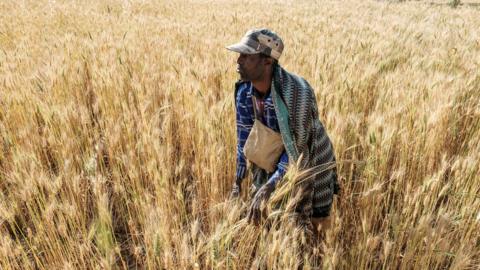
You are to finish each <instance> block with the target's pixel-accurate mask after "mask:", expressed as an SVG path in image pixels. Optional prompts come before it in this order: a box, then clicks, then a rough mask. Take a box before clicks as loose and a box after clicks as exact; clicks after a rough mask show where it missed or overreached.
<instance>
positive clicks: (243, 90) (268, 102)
mask: <svg viewBox="0 0 480 270" xmlns="http://www.w3.org/2000/svg"><path fill="white" fill-rule="evenodd" d="M252 94H254V95H255V97H256V98H257V100H258V99H259V97H258V92H257V90H256V89H254V88H253V86H252V83H251V82H244V83H242V84H240V86H239V88H238V91H237V96H236V98H235V107H236V117H237V170H236V177H237V178H239V179H243V178H245V176H246V171H247V162H246V159H245V155H244V153H243V146H244V145H245V141H246V140H247V138H248V135H249V134H250V130H251V129H252V126H253V120H254V119H255V114H254V111H253V101H252ZM263 103H264V106H263V107H264V108H263V115H262V116H261V119H262V123H263V124H264V125H266V126H267V127H269V128H271V129H273V130H274V131H276V132H280V129H279V127H278V121H277V115H276V114H275V108H274V107H273V102H272V96H271V94H270V91H269V92H268V93H267V94H266V96H265V97H263ZM257 112H258V110H257ZM259 117H260V116H259ZM287 165H288V155H287V152H286V151H285V150H284V151H283V153H282V154H281V155H280V159H279V161H278V163H277V168H276V170H275V172H274V173H273V175H272V176H271V177H270V179H269V180H268V182H271V183H273V184H275V185H276V184H277V183H278V181H279V180H281V179H282V178H283V176H284V175H285V172H286V171H287Z"/></svg>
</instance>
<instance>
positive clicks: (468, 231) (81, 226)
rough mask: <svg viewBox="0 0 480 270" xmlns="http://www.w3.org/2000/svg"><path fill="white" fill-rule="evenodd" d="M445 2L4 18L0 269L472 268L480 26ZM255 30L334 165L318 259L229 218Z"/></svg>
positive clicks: (117, 4) (279, 234)
mask: <svg viewBox="0 0 480 270" xmlns="http://www.w3.org/2000/svg"><path fill="white" fill-rule="evenodd" d="M432 2H433V1H432ZM462 2H463V1H462ZM442 3H443V4H440V5H432V4H431V3H430V2H429V1H425V2H422V1H412V2H410V1H406V2H393V1H390V2H389V1H324V2H323V1H322V2H317V1H175V2H170V1H153V0H152V1H150V0H145V1H108V0H101V1H93V0H83V1H54V0H52V1H9V0H7V1H1V2H0V237H1V240H0V268H1V269H125V268H138V269H143V268H147V269H249V268H254V269H255V268H260V269H295V268H296V267H298V264H299V263H300V261H301V260H300V259H299V257H302V256H303V260H302V261H303V263H304V267H305V268H306V269H312V268H313V269H315V268H319V269H478V268H480V232H479V229H480V195H479V194H480V176H479V173H480V162H479V160H480V120H479V119H480V37H479V34H480V9H479V8H478V7H476V6H475V5H466V4H464V5H459V6H457V7H456V8H453V7H452V6H451V5H449V3H450V2H448V1H443V2H442ZM253 27H268V28H270V29H272V30H274V31H276V32H277V33H278V34H279V35H280V36H281V37H282V38H283V40H284V43H285V50H284V54H283V55H282V58H281V59H280V64H281V65H282V66H283V67H285V68H286V69H287V70H288V71H291V72H293V73H296V74H299V75H301V76H303V77H304V78H306V79H307V80H308V81H309V82H310V84H311V85H312V87H313V88H314V89H315V94H316V97H317V102H318V106H319V114H320V120H321V122H322V123H323V124H324V126H325V127H326V130H327V131H328V133H329V136H330V138H331V139H332V142H333V145H334V148H335V152H336V155H337V160H338V172H339V176H340V179H339V181H340V184H341V185H342V188H343V190H342V194H341V196H340V197H338V198H337V199H336V201H335V204H334V209H333V212H332V216H333V219H334V226H333V227H332V229H331V230H329V231H327V235H326V239H325V241H323V242H322V243H311V242H309V241H308V239H307V240H306V239H304V238H305V235H303V236H301V237H297V236H298V231H297V230H295V228H292V227H290V226H288V225H286V224H284V223H281V224H280V225H279V226H278V227H275V228H272V229H271V230H269V231H268V230H264V229H262V228H256V227H252V226H249V225H247V224H245V222H244V220H243V219H242V214H243V213H244V211H245V208H246V206H248V196H247V195H248V194H247V192H245V194H243V200H244V202H229V201H227V200H226V199H227V197H228V193H229V191H230V187H231V184H232V181H233V175H234V170H235V153H236V135H235V134H236V133H235V114H234V103H233V89H234V88H233V85H234V82H235V81H236V80H237V74H236V73H235V67H236V57H237V55H236V54H234V53H232V52H229V51H227V50H225V49H224V47H225V46H226V45H227V44H231V43H234V42H236V41H238V40H239V39H240V38H241V37H242V36H243V34H244V33H245V32H246V31H247V30H248V29H250V28H253ZM295 174H296V172H295V169H294V168H293V167H292V170H291V171H290V172H289V174H288V176H287V178H286V179H284V180H285V181H284V182H287V181H288V180H291V179H293V178H295ZM247 184H248V183H247ZM244 187H245V188H246V184H245V185H244ZM284 214H285V213H280V214H279V215H284ZM302 237H303V239H302ZM299 243H300V244H299ZM299 245H303V247H302V248H301V247H299ZM305 246H306V248H307V249H308V251H305V252H304V253H302V254H301V255H300V256H299V254H297V253H298V252H303V251H304V250H305ZM319 249H323V250H324V255H323V259H322V260H321V261H320V262H319V260H316V259H315V258H317V259H318V250H319ZM312 254H313V256H312Z"/></svg>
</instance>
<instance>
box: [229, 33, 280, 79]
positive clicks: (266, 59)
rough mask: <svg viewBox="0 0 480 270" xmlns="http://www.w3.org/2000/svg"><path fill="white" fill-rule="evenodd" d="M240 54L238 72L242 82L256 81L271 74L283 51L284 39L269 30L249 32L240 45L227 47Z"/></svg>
mask: <svg viewBox="0 0 480 270" xmlns="http://www.w3.org/2000/svg"><path fill="white" fill-rule="evenodd" d="M227 49H228V50H231V51H234V52H238V53H240V55H239V57H238V59H237V64H238V65H237V72H238V73H240V77H241V79H242V80H247V81H256V80H261V79H263V78H264V76H265V75H269V74H271V70H272V67H273V66H274V65H275V64H277V63H278V59H279V58H280V56H281V54H282V51H283V42H282V39H281V38H280V37H279V36H278V35H277V34H275V33H274V32H272V31H270V30H268V29H265V28H263V29H252V30H249V31H248V32H247V33H246V34H245V36H244V37H243V38H242V40H241V41H240V42H239V43H236V44H233V45H230V46H227Z"/></svg>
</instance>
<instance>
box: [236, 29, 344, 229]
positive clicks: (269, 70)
mask: <svg viewBox="0 0 480 270" xmlns="http://www.w3.org/2000/svg"><path fill="white" fill-rule="evenodd" d="M283 48H284V45H283V42H282V39H281V38H280V37H279V36H278V35H277V34H276V33H274V32H272V31H270V30H268V29H253V30H250V31H248V32H247V33H246V34H245V36H244V37H243V38H242V40H241V41H240V42H239V43H236V44H233V45H230V46H228V47H227V49H228V50H231V51H234V52H237V53H240V55H239V57H238V59H237V64H238V65H237V72H238V73H239V74H240V77H241V79H240V80H239V81H238V82H237V83H236V84H235V108H236V121H237V169H236V176H235V181H234V184H233V189H232V196H233V197H237V196H239V194H240V193H241V184H242V180H243V179H244V178H245V176H246V171H247V170H246V169H247V164H246V158H245V154H244V151H243V150H244V146H245V141H246V140H247V138H248V136H249V134H250V131H251V129H252V126H253V123H254V119H255V115H257V117H256V119H259V120H260V121H261V122H262V123H263V124H264V125H265V126H267V127H268V128H270V129H272V130H274V131H276V132H279V133H280V134H281V138H282V141H283V144H284V146H285V150H284V152H283V153H282V154H281V155H280V157H279V159H278V162H277V166H276V170H275V171H274V172H270V173H269V172H267V171H265V170H264V169H262V168H260V167H259V166H257V164H255V163H252V164H251V168H250V169H251V172H252V174H253V183H254V185H255V190H256V192H255V193H254V198H253V201H252V204H251V207H250V209H249V212H248V215H247V218H248V220H249V222H252V221H253V222H254V223H255V224H258V222H259V220H260V215H261V212H260V211H261V210H260V207H261V204H262V203H263V202H266V201H268V199H269V198H270V195H271V194H272V192H273V191H274V190H275V187H276V185H277V184H278V183H279V182H280V181H281V180H282V178H283V176H284V174H285V172H286V170H287V165H288V163H289V162H297V161H298V160H299V158H300V156H301V160H300V164H301V169H312V168H313V171H315V169H316V171H317V173H314V174H312V175H311V176H312V177H309V179H308V181H305V183H304V185H305V187H306V188H305V190H306V192H305V195H304V196H305V199H304V200H303V202H304V203H301V204H300V205H298V207H297V208H296V211H298V212H301V213H300V214H302V215H303V216H306V217H310V218H312V223H313V225H314V226H315V227H316V228H317V229H318V226H320V225H323V226H325V225H327V226H328V223H326V221H328V222H329V219H328V217H329V215H330V209H331V206H332V202H333V195H334V194H338V191H339V186H338V184H337V174H336V168H335V155H334V150H333V146H332V143H331V141H330V139H329V137H328V135H327V133H326V131H325V130H324V128H323V125H322V124H321V123H320V121H319V119H318V109H317V103H316V99H315V94H314V92H313V89H312V88H311V87H310V85H309V84H308V82H307V81H306V80H305V79H303V78H301V77H299V76H297V75H294V74H291V73H289V72H287V71H286V70H284V69H283V68H282V67H280V65H279V64H278V60H279V58H280V56H281V54H282V51H283ZM252 95H253V96H254V97H255V98H256V99H255V100H256V102H255V103H256V104H253V103H254V102H253V101H252ZM254 106H255V110H254ZM328 165H330V167H327V166H328ZM332 165H333V166H332ZM319 168H320V169H321V170H320V169H319ZM325 168H327V169H325Z"/></svg>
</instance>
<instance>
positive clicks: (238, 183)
mask: <svg viewBox="0 0 480 270" xmlns="http://www.w3.org/2000/svg"><path fill="white" fill-rule="evenodd" d="M241 193H242V179H235V182H234V183H233V187H232V192H231V193H230V199H236V198H238V197H240V194H241Z"/></svg>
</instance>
